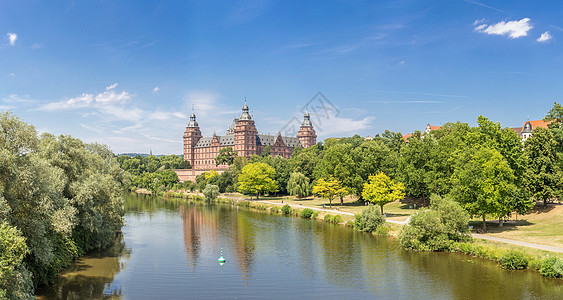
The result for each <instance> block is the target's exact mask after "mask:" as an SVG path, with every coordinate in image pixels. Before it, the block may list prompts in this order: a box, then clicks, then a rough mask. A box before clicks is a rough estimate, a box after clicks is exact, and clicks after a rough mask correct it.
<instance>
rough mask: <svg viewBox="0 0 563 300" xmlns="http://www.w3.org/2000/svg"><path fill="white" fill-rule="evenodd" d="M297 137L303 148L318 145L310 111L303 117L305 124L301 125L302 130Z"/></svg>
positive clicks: (300, 129)
mask: <svg viewBox="0 0 563 300" xmlns="http://www.w3.org/2000/svg"><path fill="white" fill-rule="evenodd" d="M297 137H298V138H299V142H300V143H301V146H303V148H309V147H311V146H314V145H316V144H317V134H316V132H315V129H314V128H313V123H311V115H309V112H308V111H307V112H305V115H304V116H303V123H301V128H299V131H298V132H297Z"/></svg>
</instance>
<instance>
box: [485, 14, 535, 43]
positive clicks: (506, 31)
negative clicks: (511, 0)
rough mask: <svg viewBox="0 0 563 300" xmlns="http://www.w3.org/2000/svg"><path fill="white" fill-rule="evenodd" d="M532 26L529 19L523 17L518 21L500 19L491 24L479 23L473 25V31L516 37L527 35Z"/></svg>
mask: <svg viewBox="0 0 563 300" xmlns="http://www.w3.org/2000/svg"><path fill="white" fill-rule="evenodd" d="M475 25H476V24H475ZM532 28H534V27H533V26H532V25H531V24H530V19H529V18H523V19H522V20H520V21H508V22H505V21H501V22H498V23H496V24H493V25H488V24H481V25H479V26H477V27H475V31H478V32H481V33H486V34H494V35H504V36H508V37H509V38H511V39H516V38H519V37H523V36H526V35H528V31H530V29H532Z"/></svg>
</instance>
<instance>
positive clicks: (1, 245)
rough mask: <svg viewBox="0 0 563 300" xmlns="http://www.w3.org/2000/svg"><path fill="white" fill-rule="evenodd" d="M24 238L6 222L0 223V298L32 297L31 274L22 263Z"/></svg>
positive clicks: (25, 253) (25, 248)
mask: <svg viewBox="0 0 563 300" xmlns="http://www.w3.org/2000/svg"><path fill="white" fill-rule="evenodd" d="M27 253H28V248H27V245H26V244H25V238H24V237H23V236H22V235H21V232H20V231H19V230H17V229H16V228H15V227H12V226H10V225H8V223H7V222H2V223H1V224H0V299H34V297H33V282H32V280H31V274H30V273H29V271H28V270H27V269H26V267H25V265H24V264H23V262H24V258H25V256H26V255H27Z"/></svg>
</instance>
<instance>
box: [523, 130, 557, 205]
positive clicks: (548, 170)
mask: <svg viewBox="0 0 563 300" xmlns="http://www.w3.org/2000/svg"><path fill="white" fill-rule="evenodd" d="M555 147H556V142H555V140H554V138H553V134H552V133H551V131H549V130H548V129H545V128H535V129H534V131H533V134H532V136H531V137H530V138H528V139H527V140H526V142H525V143H524V153H525V154H526V156H527V160H528V168H527V170H526V174H525V182H526V189H527V190H528V191H529V192H530V194H531V195H532V196H533V197H534V198H535V199H538V200H543V201H544V205H546V204H547V200H549V199H551V198H553V197H555V195H556V194H557V192H558V189H559V188H560V185H561V178H562V175H563V173H562V172H561V169H560V168H559V165H558V161H559V160H561V158H560V156H559V154H558V153H557V151H556V148H555Z"/></svg>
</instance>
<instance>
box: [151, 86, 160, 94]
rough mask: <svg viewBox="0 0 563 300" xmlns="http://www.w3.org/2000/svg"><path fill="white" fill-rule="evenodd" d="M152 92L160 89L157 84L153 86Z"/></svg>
mask: <svg viewBox="0 0 563 300" xmlns="http://www.w3.org/2000/svg"><path fill="white" fill-rule="evenodd" d="M152 91H153V93H156V92H158V91H160V88H159V87H158V86H155V87H154V89H152Z"/></svg>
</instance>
